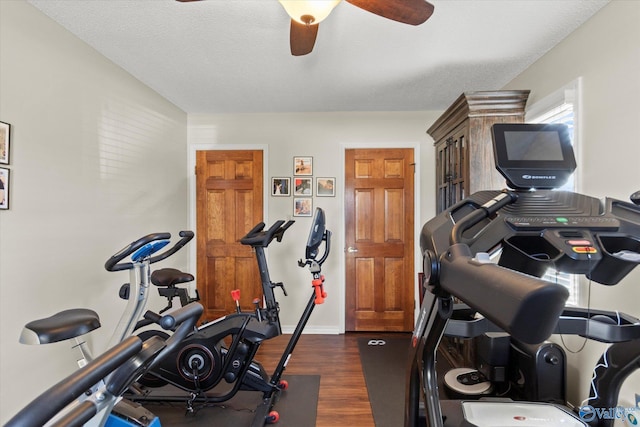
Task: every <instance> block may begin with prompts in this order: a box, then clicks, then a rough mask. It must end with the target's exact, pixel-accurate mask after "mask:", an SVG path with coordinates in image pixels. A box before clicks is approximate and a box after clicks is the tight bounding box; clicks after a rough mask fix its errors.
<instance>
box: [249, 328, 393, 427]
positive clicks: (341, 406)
mask: <svg viewBox="0 0 640 427" xmlns="http://www.w3.org/2000/svg"><path fill="white" fill-rule="evenodd" d="M384 335H385V334H379V335H377V336H381V337H383V336H384ZM360 336H363V335H361V334H358V333H347V334H344V335H303V336H302V337H301V338H300V341H299V342H298V345H297V346H296V348H295V351H294V352H293V356H292V358H291V360H290V361H289V364H288V365H287V369H286V371H285V375H286V374H291V375H320V376H321V377H320V395H319V397H318V418H317V421H316V426H317V427H330V426H331V427H341V426H344V427H374V426H375V424H374V422H373V416H372V415H371V406H370V405H369V396H368V394H367V386H366V384H365V381H364V376H363V374H362V366H361V365H360V355H359V352H358V337H360ZM387 336H389V335H388V334H387ZM289 338H290V336H289V335H283V336H280V337H277V338H275V339H272V340H269V341H267V342H264V343H263V344H262V346H261V348H260V350H259V353H258V357H257V359H258V360H259V361H260V362H261V363H262V364H263V366H264V367H265V369H266V370H267V372H271V371H272V370H273V369H274V368H275V367H276V365H277V363H278V361H279V359H280V355H281V354H282V351H283V349H284V348H285V346H286V344H287V341H288V340H289Z"/></svg>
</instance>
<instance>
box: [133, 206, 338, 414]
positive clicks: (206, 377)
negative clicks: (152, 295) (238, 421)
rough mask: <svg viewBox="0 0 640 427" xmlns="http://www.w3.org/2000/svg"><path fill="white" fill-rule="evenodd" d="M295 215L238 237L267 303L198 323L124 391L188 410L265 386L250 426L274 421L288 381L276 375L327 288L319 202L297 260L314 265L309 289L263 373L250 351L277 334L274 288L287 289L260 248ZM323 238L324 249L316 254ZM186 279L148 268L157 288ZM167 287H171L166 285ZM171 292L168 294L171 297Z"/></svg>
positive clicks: (327, 242) (325, 234) (326, 237)
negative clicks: (134, 388) (251, 257)
mask: <svg viewBox="0 0 640 427" xmlns="http://www.w3.org/2000/svg"><path fill="white" fill-rule="evenodd" d="M293 222H294V221H288V222H286V223H285V222H284V221H276V222H275V223H274V224H273V225H272V226H271V227H270V228H269V229H268V230H264V227H265V224H264V223H259V224H257V225H256V226H255V227H254V228H253V229H252V230H251V231H249V232H248V233H247V234H246V235H245V236H244V237H243V238H242V239H241V240H240V242H241V243H242V244H244V245H249V246H251V247H252V248H253V249H254V250H255V254H256V259H257V262H258V266H259V270H260V276H261V282H262V290H263V293H264V295H263V296H264V301H265V304H264V307H263V308H261V307H259V306H258V305H257V306H256V309H255V311H252V312H243V311H240V308H238V309H237V311H236V312H235V313H232V314H229V315H227V316H225V317H222V318H220V319H217V320H214V321H212V322H209V323H206V324H204V325H202V326H200V327H198V328H197V330H196V331H195V332H194V333H193V334H191V335H190V336H188V337H187V338H186V339H185V340H183V342H182V344H181V345H180V346H179V348H177V349H176V350H175V351H174V352H173V353H172V354H170V355H169V356H167V357H166V358H165V359H163V361H162V362H161V363H160V364H159V365H158V366H157V367H156V368H155V369H153V370H152V371H150V372H149V374H147V375H145V376H144V377H143V378H141V379H140V381H139V383H140V385H141V386H142V388H141V389H140V390H139V393H138V394H132V395H129V396H128V398H129V399H131V400H134V401H140V402H154V401H156V402H157V401H172V402H184V403H185V404H186V408H187V411H188V412H193V411H194V404H195V403H202V404H205V403H207V404H209V403H219V402H225V401H227V400H229V399H231V398H232V397H234V396H235V395H236V393H237V392H238V391H240V390H251V391H259V392H262V393H263V399H262V402H261V403H260V405H259V406H258V408H257V409H256V414H255V417H254V421H253V424H252V426H262V425H264V424H265V423H274V422H277V421H278V419H279V414H278V413H277V412H276V411H271V409H272V407H273V406H274V403H275V401H276V397H277V395H278V394H279V393H280V391H282V390H284V389H286V388H287V386H288V384H287V382H286V381H285V380H282V379H281V377H282V374H283V372H284V370H285V368H286V365H287V363H288V361H289V358H290V356H291V354H292V353H293V350H294V348H295V346H296V344H297V342H298V339H299V338H300V336H301V335H302V331H303V329H304V327H305V325H306V323H307V321H308V320H309V318H310V316H311V313H312V311H313V309H314V307H315V306H316V305H317V304H322V303H323V302H324V299H325V298H326V296H327V294H326V292H325V291H324V276H323V275H322V264H323V263H324V262H325V261H326V259H327V257H328V255H329V251H330V241H331V232H330V231H329V230H327V229H326V227H325V214H324V211H323V210H322V209H321V208H317V209H316V211H315V215H314V218H313V222H312V226H311V230H310V232H309V237H308V240H307V246H306V250H305V259H304V260H300V261H298V265H299V266H300V267H308V268H309V271H310V272H311V275H312V287H313V293H312V296H311V298H310V299H309V301H308V303H307V306H306V308H305V310H304V312H303V313H302V315H301V317H300V320H299V321H298V324H297V326H296V329H295V331H294V332H293V334H292V336H291V338H290V340H289V342H288V344H287V347H286V348H285V351H284V353H283V354H282V357H281V359H280V362H279V363H278V365H277V367H276V369H275V370H274V372H273V374H271V375H268V374H267V373H266V372H265V370H264V368H263V367H262V365H261V364H260V363H259V362H257V361H256V360H254V357H255V355H256V353H257V351H258V349H259V347H260V344H261V343H262V342H263V341H264V340H267V339H271V338H274V337H276V336H279V335H281V333H282V332H281V327H280V319H279V305H278V302H277V300H276V298H275V294H274V288H276V287H280V288H282V290H283V292H284V293H285V296H286V291H285V289H284V285H283V284H282V283H273V282H272V281H271V279H270V276H269V268H268V265H267V261H266V256H265V252H264V249H265V248H266V247H267V246H268V245H269V244H270V243H271V242H272V241H273V240H274V239H276V240H277V241H280V240H281V239H282V236H283V234H284V232H285V231H286V230H287V229H288V228H289V227H290V226H291V225H292V224H293ZM323 242H324V252H323V253H320V249H321V246H322V243H323ZM190 280H193V276H191V275H189V274H186V273H183V272H180V271H179V270H175V269H163V270H158V271H157V272H154V273H153V274H152V282H153V283H154V284H155V285H156V286H158V287H159V291H160V293H161V295H162V294H163V293H164V294H169V295H177V294H179V293H180V290H179V289H180V288H177V287H176V285H177V284H179V283H186V282H188V281H190ZM169 288H173V289H172V290H170V291H167V289H169ZM168 299H169V301H171V299H170V297H168ZM236 301H237V300H236ZM169 305H171V302H170V303H169ZM154 334H159V335H163V334H164V333H163V332H161V331H145V332H142V333H141V334H140V335H141V336H144V337H148V336H149V335H154ZM224 339H230V342H231V343H230V345H229V346H228V347H227V346H226V345H225V344H224V342H223V340H224ZM223 380H224V381H223ZM225 383H226V384H225ZM167 385H171V386H174V387H177V388H178V389H181V390H182V392H180V390H178V392H177V393H176V392H171V391H170V392H167V391H166V390H163V389H161V387H165V386H167ZM184 392H186V394H185V393H184Z"/></svg>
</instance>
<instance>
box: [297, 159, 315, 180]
mask: <svg viewBox="0 0 640 427" xmlns="http://www.w3.org/2000/svg"><path fill="white" fill-rule="evenodd" d="M293 174H294V175H298V176H301V175H302V176H311V175H313V157H294V158H293Z"/></svg>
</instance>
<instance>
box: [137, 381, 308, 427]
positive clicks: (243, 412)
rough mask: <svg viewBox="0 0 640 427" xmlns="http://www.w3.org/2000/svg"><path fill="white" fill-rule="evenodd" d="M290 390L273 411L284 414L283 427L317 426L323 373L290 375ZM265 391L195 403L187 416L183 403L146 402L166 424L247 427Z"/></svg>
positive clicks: (173, 425)
mask: <svg viewBox="0 0 640 427" xmlns="http://www.w3.org/2000/svg"><path fill="white" fill-rule="evenodd" d="M284 379H285V380H287V381H288V382H289V387H288V389H287V390H285V391H283V392H281V393H280V398H279V400H278V402H277V403H276V404H275V406H274V407H273V410H275V411H277V412H278V413H279V414H280V421H278V424H277V425H278V426H279V427H302V426H305V427H306V426H309V427H314V426H315V425H316V417H317V408H318V392H319V390H320V376H319V375H288V376H286V377H284ZM261 401H262V393H260V392H255V391H240V392H238V394H237V395H236V396H234V397H233V399H231V400H229V401H227V402H223V403H216V404H210V405H204V406H203V405H202V404H200V403H195V404H194V408H195V409H196V411H195V413H194V414H192V415H185V405H184V404H182V403H144V404H143V405H144V407H145V408H147V409H148V410H150V411H151V412H153V413H154V414H155V415H157V416H158V417H159V418H160V422H161V423H162V425H163V427H181V426H190V427H204V426H216V427H243V426H249V425H251V422H252V421H253V418H254V415H255V409H256V407H257V406H258V405H259V404H260V402H261Z"/></svg>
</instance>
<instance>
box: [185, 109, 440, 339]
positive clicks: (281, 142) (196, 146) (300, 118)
mask: <svg viewBox="0 0 640 427" xmlns="http://www.w3.org/2000/svg"><path fill="white" fill-rule="evenodd" d="M440 114H441V113H440V112H402V113H389V112H378V113H299V114H229V115H189V125H188V129H189V137H188V142H189V150H190V153H195V150H201V149H215V148H219V147H228V148H231V149H233V147H242V148H246V147H252V146H253V147H258V148H261V146H262V145H266V146H267V147H268V149H267V150H268V155H267V157H266V160H267V162H266V163H267V170H266V171H265V175H266V176H267V178H270V177H272V176H285V177H286V176H289V177H293V157H294V156H312V157H313V175H314V178H315V177H318V176H321V177H323V176H324V177H335V178H336V197H314V202H313V203H314V207H315V206H320V207H322V208H323V209H324V210H325V211H326V214H327V227H328V228H329V229H330V230H331V231H332V232H333V238H332V251H331V255H330V258H329V259H328V260H327V262H326V263H325V265H324V267H323V274H324V275H325V276H326V285H325V286H326V289H327V292H328V294H329V298H328V299H327V301H326V302H325V303H324V304H323V305H322V306H319V307H317V308H316V309H315V310H314V313H313V316H312V317H311V319H310V321H309V323H308V325H307V327H306V329H305V331H306V332H316V333H338V332H344V295H345V281H344V277H345V273H344V248H345V245H344V213H343V212H344V211H343V186H344V150H345V148H360V147H368V148H373V147H410V148H414V149H415V156H416V157H415V159H416V192H415V194H416V197H418V198H419V202H418V203H416V215H415V218H416V221H415V225H416V230H415V231H414V232H415V233H416V235H417V234H418V233H419V230H420V229H421V228H422V225H423V224H424V223H425V222H426V220H427V219H428V218H430V217H431V216H433V215H434V214H435V209H434V206H433V203H432V201H433V200H434V199H435V192H434V187H435V184H434V178H435V172H434V170H433V164H434V158H433V156H434V149H433V140H432V139H431V137H429V136H428V135H427V134H426V130H427V128H428V127H429V125H430V124H431V123H433V121H434V120H435V119H436V118H437V117H438V116H439V115H440ZM189 169H190V170H193V167H192V166H190V167H189ZM267 187H268V185H267ZM192 199H193V197H192ZM292 204H293V200H292V197H270V196H267V197H266V205H267V209H266V212H267V215H268V217H267V222H273V221H276V220H278V219H289V218H291V217H292V213H293V205H292ZM190 206H191V209H192V213H193V205H192V204H190ZM291 219H295V220H296V224H295V225H294V226H293V227H294V228H292V231H289V232H287V234H286V235H285V238H284V239H283V241H282V242H281V243H274V244H272V245H271V246H269V271H270V273H271V277H272V279H273V280H275V281H284V282H285V285H287V292H288V293H289V296H288V297H286V298H281V299H280V304H281V306H282V310H281V320H282V324H283V329H284V330H285V331H286V330H289V331H292V330H293V328H294V327H295V324H296V322H297V321H298V318H299V316H300V314H301V312H302V309H303V307H304V305H305V304H306V302H307V300H308V299H309V296H310V292H311V290H310V288H309V286H308V285H309V280H310V275H309V273H308V270H303V269H300V268H298V267H297V264H296V261H297V260H298V259H299V258H301V257H303V256H304V247H305V244H306V238H307V235H308V230H309V226H310V223H311V218H300V217H295V218H291ZM191 221H192V224H195V220H194V219H193V218H192V220H191ZM192 227H195V225H193V226H192ZM415 240H416V245H417V244H418V240H419V239H415ZM415 252H416V264H415V265H416V271H418V269H420V266H421V265H422V261H421V256H420V251H419V248H418V247H416V250H415ZM193 270H195V269H193ZM415 277H416V284H417V274H416V276H415Z"/></svg>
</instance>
